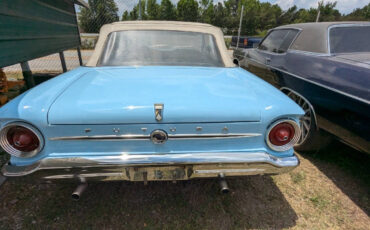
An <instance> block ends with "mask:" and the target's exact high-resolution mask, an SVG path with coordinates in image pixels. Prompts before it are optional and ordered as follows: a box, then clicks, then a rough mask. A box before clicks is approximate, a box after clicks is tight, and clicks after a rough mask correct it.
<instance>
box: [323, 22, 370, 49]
mask: <svg viewBox="0 0 370 230" xmlns="http://www.w3.org/2000/svg"><path fill="white" fill-rule="evenodd" d="M350 27H352V28H354V27H368V28H369V29H370V24H368V23H364V24H340V25H332V26H330V27H329V28H328V35H327V36H328V41H327V42H328V53H329V54H330V55H332V54H349V53H360V52H370V46H369V50H365V51H359V50H357V51H350V52H337V51H335V50H333V44H332V40H331V38H332V36H333V35H332V34H331V32H332V30H333V29H337V28H350ZM368 41H369V43H370V40H368ZM369 45H370V44H369Z"/></svg>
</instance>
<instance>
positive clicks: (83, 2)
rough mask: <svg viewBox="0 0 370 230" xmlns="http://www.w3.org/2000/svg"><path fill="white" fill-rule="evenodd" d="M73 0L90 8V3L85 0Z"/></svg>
mask: <svg viewBox="0 0 370 230" xmlns="http://www.w3.org/2000/svg"><path fill="white" fill-rule="evenodd" d="M73 2H74V3H75V4H77V5H80V6H83V7H86V8H89V4H88V3H87V2H85V1H84V0H73Z"/></svg>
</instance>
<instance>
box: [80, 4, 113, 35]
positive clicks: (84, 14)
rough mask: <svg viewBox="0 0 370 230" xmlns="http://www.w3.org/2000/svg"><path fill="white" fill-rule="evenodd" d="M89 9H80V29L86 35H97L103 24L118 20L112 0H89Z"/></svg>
mask: <svg viewBox="0 0 370 230" xmlns="http://www.w3.org/2000/svg"><path fill="white" fill-rule="evenodd" d="M89 6H90V7H89V8H82V9H81V13H80V16H79V20H80V28H81V29H82V31H83V32H86V33H98V32H99V30H100V28H101V27H102V26H103V25H104V24H108V23H112V22H115V21H118V20H119V17H118V15H117V11H118V7H117V5H116V3H115V2H114V0H89Z"/></svg>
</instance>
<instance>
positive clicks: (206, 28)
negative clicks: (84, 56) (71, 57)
mask: <svg viewBox="0 0 370 230" xmlns="http://www.w3.org/2000/svg"><path fill="white" fill-rule="evenodd" d="M122 30H175V31H190V32H200V33H207V34H211V35H213V36H214V37H215V39H216V43H217V46H218V48H219V50H220V54H221V57H222V60H223V62H224V64H225V67H234V66H235V64H233V62H232V59H231V58H230V54H229V53H228V51H227V48H226V45H225V41H224V35H223V33H222V31H221V30H220V28H218V27H215V26H212V25H209V24H203V23H196V22H174V21H124V22H114V23H111V24H106V25H104V26H103V27H102V28H101V29H100V33H99V39H98V42H97V43H96V47H95V50H94V53H93V55H92V56H91V58H90V60H89V61H88V63H87V66H96V65H97V63H98V60H99V57H100V54H101V53H102V51H103V48H104V44H105V41H106V39H107V37H108V35H109V34H110V33H111V32H114V31H122Z"/></svg>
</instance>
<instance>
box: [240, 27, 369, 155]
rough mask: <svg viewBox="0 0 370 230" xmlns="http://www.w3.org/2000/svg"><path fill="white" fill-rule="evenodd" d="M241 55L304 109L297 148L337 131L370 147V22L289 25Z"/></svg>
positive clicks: (314, 145)
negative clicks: (300, 135)
mask: <svg viewBox="0 0 370 230" xmlns="http://www.w3.org/2000/svg"><path fill="white" fill-rule="evenodd" d="M236 55H237V58H238V59H239V63H240V65H241V66H243V67H245V68H246V69H248V70H249V71H251V72H253V73H254V74H256V75H257V76H259V77H261V78H262V79H263V80H265V81H267V82H269V83H271V84H272V85H274V86H275V87H277V88H279V89H281V90H282V91H283V92H284V93H286V94H287V95H288V96H289V97H290V98H292V99H293V100H294V101H296V103H297V104H298V105H300V106H301V107H302V108H303V109H304V111H305V113H306V114H305V116H304V117H303V119H302V120H301V129H302V133H303V134H302V137H301V139H300V141H299V142H298V145H297V146H296V149H297V150H300V151H307V152H311V151H315V150H317V149H319V148H320V147H324V146H325V145H326V144H327V143H328V141H329V140H330V139H331V137H332V135H328V134H333V135H334V136H336V137H337V138H339V139H340V140H341V141H343V142H345V143H347V144H349V145H351V146H352V147H354V148H356V149H359V150H361V151H364V152H367V153H370V139H369V136H370V135H369V134H370V23H369V22H323V23H304V24H293V25H285V26H281V27H277V28H275V29H273V30H271V31H269V33H268V34H267V35H266V37H265V38H264V39H263V40H262V42H261V43H260V45H259V46H258V48H256V49H249V50H244V52H242V53H241V51H240V50H239V51H237V52H236ZM323 131H324V132H323Z"/></svg>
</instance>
